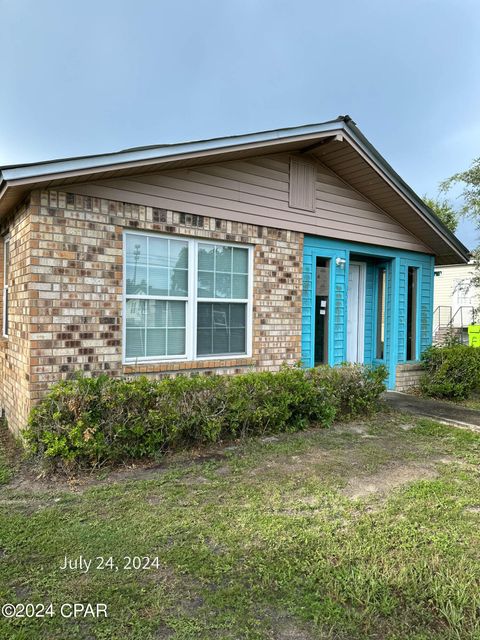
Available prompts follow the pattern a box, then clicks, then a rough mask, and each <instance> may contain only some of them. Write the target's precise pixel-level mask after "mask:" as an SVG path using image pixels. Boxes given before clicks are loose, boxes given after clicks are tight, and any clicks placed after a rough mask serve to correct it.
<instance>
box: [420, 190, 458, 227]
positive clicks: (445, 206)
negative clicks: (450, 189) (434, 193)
mask: <svg viewBox="0 0 480 640" xmlns="http://www.w3.org/2000/svg"><path fill="white" fill-rule="evenodd" d="M423 201H424V202H425V204H426V205H427V206H428V207H430V209H431V210H432V211H433V213H434V214H435V215H436V216H437V218H440V220H441V221H442V222H443V224H444V225H445V226H446V227H447V228H448V229H450V231H451V232H452V233H455V231H456V229H457V226H458V212H457V211H455V209H454V208H453V206H452V205H451V204H450V202H449V201H448V200H446V199H444V200H440V198H429V197H428V196H424V197H423Z"/></svg>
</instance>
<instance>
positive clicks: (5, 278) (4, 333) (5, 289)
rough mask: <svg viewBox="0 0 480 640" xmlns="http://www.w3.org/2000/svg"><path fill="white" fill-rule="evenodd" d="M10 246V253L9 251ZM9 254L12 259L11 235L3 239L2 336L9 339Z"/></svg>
mask: <svg viewBox="0 0 480 640" xmlns="http://www.w3.org/2000/svg"><path fill="white" fill-rule="evenodd" d="M7 246H8V251H7ZM7 254H8V257H9V258H10V235H6V236H4V238H3V291H2V299H3V314H2V336H3V337H4V338H8V325H7V318H8V308H7V306H8V302H7V301H8V297H9V296H8V271H9V269H8V266H9V265H8V261H7Z"/></svg>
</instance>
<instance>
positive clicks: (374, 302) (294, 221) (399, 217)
mask: <svg viewBox="0 0 480 640" xmlns="http://www.w3.org/2000/svg"><path fill="white" fill-rule="evenodd" d="M0 215H1V221H2V222H1V224H2V227H1V233H2V235H3V243H2V252H3V258H2V260H3V261H4V267H5V268H4V273H3V283H2V287H3V291H4V296H3V309H2V317H3V333H4V339H3V340H2V341H1V342H0V376H1V406H2V408H3V409H4V411H5V413H6V416H7V418H8V421H9V425H10V427H11V428H12V429H14V430H15V431H18V430H19V429H21V428H22V427H23V426H24V424H25V422H26V419H27V415H28V412H29V410H30V408H31V407H32V405H33V404H34V403H35V402H36V401H38V400H39V399H40V398H41V397H42V395H43V394H44V393H45V392H46V391H47V389H48V388H49V387H50V385H51V384H53V383H54V382H56V381H57V380H59V379H61V378H65V377H67V376H71V375H72V374H73V373H74V372H76V371H84V372H88V374H99V373H105V372H107V373H109V374H112V375H115V376H120V375H136V374H141V373H144V374H148V375H170V374H177V373H185V372H192V371H207V372H221V373H236V372H241V371H246V370H248V369H251V368H254V369H258V370H276V369H278V368H279V367H280V366H281V365H282V363H284V362H287V363H290V364H294V363H296V362H298V361H300V360H302V362H303V364H304V365H305V366H314V365H316V364H320V363H328V364H331V365H335V364H338V363H341V362H343V361H345V360H348V361H350V362H364V363H368V364H377V363H384V364H385V365H386V366H387V368H388V372H389V378H388V384H389V387H390V388H394V387H395V385H397V387H399V388H402V385H404V384H405V375H406V374H405V370H406V369H407V370H408V367H409V366H410V364H412V363H413V364H414V363H415V362H417V361H418V359H419V357H420V354H421V352H422V351H423V350H424V349H425V348H426V347H427V346H428V345H429V344H430V341H431V335H432V312H433V272H434V262H435V261H436V262H437V264H442V265H443V264H451V263H452V264H453V263H461V262H466V261H467V259H468V252H467V249H466V248H465V247H464V246H463V245H462V244H461V243H460V242H459V241H458V240H457V238H456V237H455V236H454V235H452V234H451V233H450V232H449V231H448V230H447V229H446V228H445V227H444V226H443V225H442V224H441V223H440V222H439V221H438V219H437V218H436V217H435V216H434V215H433V214H432V212H431V211H430V210H429V209H428V208H427V207H426V206H425V205H424V203H423V202H422V200H421V199H420V198H418V196H416V195H415V193H413V191H412V190H411V189H410V188H409V187H408V186H407V185H406V184H405V183H404V182H403V181H402V180H401V179H400V177H399V176H398V175H397V174H396V173H395V172H394V170H393V169H392V168H391V167H390V166H389V165H388V164H387V163H386V161H385V160H384V159H383V158H382V157H381V156H380V154H379V153H378V152H377V151H376V150H375V149H374V148H373V147H372V146H371V144H370V143H369V142H368V141H367V140H366V138H365V137H364V136H363V135H362V133H361V132H360V131H359V130H358V128H357V127H356V126H355V124H354V123H353V122H352V120H351V119H350V118H349V117H348V116H345V117H340V118H338V119H336V120H333V121H330V122H325V123H322V124H316V125H308V126H302V127H297V128H291V129H283V130H278V131H266V132H261V133H255V134H250V135H242V136H233V137H228V138H218V139H214V140H206V141H201V142H190V143H181V144H174V145H161V146H152V147H143V148H136V149H128V150H125V151H121V152H118V153H110V154H105V155H97V156H90V157H80V158H69V159H63V160H54V161H50V162H41V163H37V164H29V165H20V166H10V167H3V168H2V170H1V174H0ZM409 363H410V364H409ZM406 365H407V366H406Z"/></svg>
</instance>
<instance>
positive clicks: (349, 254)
mask: <svg viewBox="0 0 480 640" xmlns="http://www.w3.org/2000/svg"><path fill="white" fill-rule="evenodd" d="M317 257H318V258H326V259H328V260H329V261H330V262H329V264H330V272H329V273H330V279H329V283H330V296H329V306H330V308H329V313H328V364H330V365H331V366H335V365H338V364H341V363H342V362H345V360H346V353H347V351H346V349H347V312H348V308H347V300H348V272H349V264H350V260H351V259H354V260H356V261H357V260H358V261H363V262H365V263H366V265H367V270H366V291H365V332H364V336H363V340H364V362H365V363H366V364H372V365H375V364H380V363H383V364H385V366H386V367H387V369H388V387H389V388H391V389H393V388H394V387H395V374H396V367H397V364H400V363H405V362H407V360H406V357H407V356H406V354H407V297H408V268H409V267H413V268H414V269H416V273H417V291H416V300H415V305H416V327H415V337H416V345H415V347H416V348H415V353H416V360H418V359H419V358H420V355H421V353H422V352H423V351H424V350H425V349H426V348H427V347H428V346H429V345H430V343H431V336H432V319H433V277H434V258H433V256H431V255H428V254H423V253H417V252H414V251H404V250H401V249H394V248H389V247H377V246H374V245H368V244H363V243H356V242H343V241H340V240H330V239H329V238H322V237H318V236H305V242H304V254H303V300H302V362H303V364H304V366H307V367H313V366H314V364H315V362H314V358H315V269H316V259H317ZM381 268H385V276H386V277H385V280H386V291H385V310H384V318H385V320H384V357H383V358H382V359H379V358H377V355H378V354H377V344H376V336H377V318H378V315H379V313H378V278H379V274H380V269H381Z"/></svg>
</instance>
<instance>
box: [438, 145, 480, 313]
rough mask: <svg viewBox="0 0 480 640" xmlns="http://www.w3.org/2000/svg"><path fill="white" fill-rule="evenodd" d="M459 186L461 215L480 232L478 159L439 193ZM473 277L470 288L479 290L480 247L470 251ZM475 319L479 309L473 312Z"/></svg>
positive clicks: (444, 182) (479, 174) (447, 182)
mask: <svg viewBox="0 0 480 640" xmlns="http://www.w3.org/2000/svg"><path fill="white" fill-rule="evenodd" d="M456 185H461V187H462V191H461V198H462V199H463V205H462V207H461V209H460V212H461V214H462V215H464V216H466V217H468V218H470V219H471V220H473V221H474V223H475V226H476V228H477V230H478V231H480V158H476V159H475V160H474V161H473V162H472V165H471V167H470V168H469V169H466V170H465V171H459V172H458V173H455V174H454V175H453V176H451V177H450V178H447V180H444V181H443V182H442V183H441V184H440V191H441V192H443V193H448V191H450V189H451V188H452V187H453V186H456ZM472 259H473V264H474V275H473V277H472V279H471V280H470V283H469V288H470V287H476V288H478V289H480V247H477V248H476V249H474V250H473V251H472ZM474 311H475V315H476V316H477V318H478V317H479V314H480V308H477V309H475V310H474Z"/></svg>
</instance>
